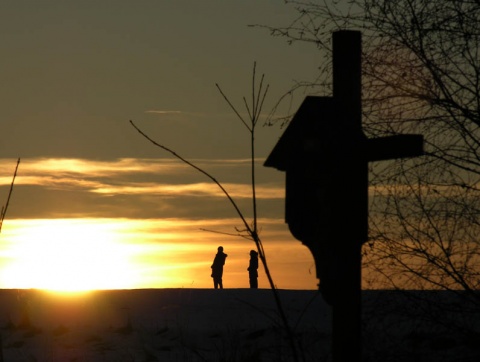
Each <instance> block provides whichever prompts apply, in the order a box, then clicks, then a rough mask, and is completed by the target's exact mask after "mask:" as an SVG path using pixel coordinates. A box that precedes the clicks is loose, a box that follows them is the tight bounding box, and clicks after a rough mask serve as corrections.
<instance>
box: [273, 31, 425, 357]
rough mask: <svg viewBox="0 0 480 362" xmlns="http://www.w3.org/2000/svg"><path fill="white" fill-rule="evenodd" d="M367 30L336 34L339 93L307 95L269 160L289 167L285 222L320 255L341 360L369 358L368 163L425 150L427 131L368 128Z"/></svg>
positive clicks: (317, 261) (335, 81)
mask: <svg viewBox="0 0 480 362" xmlns="http://www.w3.org/2000/svg"><path fill="white" fill-rule="evenodd" d="M361 50H362V49H361V33H360V32H358V31H337V32H334V33H333V97H306V98H305V100H304V102H303V103H302V105H301V106H300V108H299V109H298V111H297V113H296V114H295V116H294V118H293V119H292V121H291V122H290V124H289V126H288V127H287V129H286V130H285V132H284V134H283V135H282V137H281V138H280V140H279V141H278V143H277V144H276V146H275V147H274V149H273V150H272V152H271V154H270V155H269V157H268V158H267V160H266V161H265V164H264V165H265V166H266V167H274V168H277V169H278V170H281V171H286V198H285V199H286V200H285V221H286V222H287V223H288V226H289V229H290V231H291V233H292V234H293V236H294V237H295V238H297V239H298V240H300V241H302V243H303V244H305V245H306V246H307V247H308V248H309V249H310V251H311V252H312V254H313V257H314V259H315V265H316V269H317V277H318V278H319V279H320V285H319V287H320V291H321V292H322V294H323V296H324V298H325V300H326V301H327V302H328V303H329V304H330V305H331V306H332V316H333V318H332V352H333V361H334V362H346V361H349V362H350V361H360V360H361V248H362V244H363V243H365V242H366V241H367V238H368V162H370V161H380V160H387V159H394V158H402V157H415V156H419V155H422V154H423V137H422V136H421V135H397V136H389V137H381V138H374V139H368V138H367V137H366V136H365V134H364V133H363V130H362V101H361Z"/></svg>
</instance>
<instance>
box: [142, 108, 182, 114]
mask: <svg viewBox="0 0 480 362" xmlns="http://www.w3.org/2000/svg"><path fill="white" fill-rule="evenodd" d="M145 113H155V114H182V113H184V112H182V111H162V110H155V109H150V110H148V111H145Z"/></svg>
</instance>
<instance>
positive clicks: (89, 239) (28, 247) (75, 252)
mask: <svg viewBox="0 0 480 362" xmlns="http://www.w3.org/2000/svg"><path fill="white" fill-rule="evenodd" d="M7 255H8V258H9V259H10V260H11V262H10V263H8V264H7V265H6V266H5V269H4V271H3V282H4V284H5V285H7V286H9V285H10V286H12V287H16V288H38V289H49V290H59V291H82V290H91V289H105V288H128V287H131V286H132V285H133V283H134V275H135V270H134V268H132V267H131V265H130V261H129V255H128V252H127V250H126V248H125V246H122V244H120V243H118V242H117V241H116V240H115V231H114V230H112V229H111V227H109V225H108V224H102V223H91V222H90V223H85V222H82V221H79V220H76V219H71V220H69V219H58V220H38V221H36V222H35V223H34V224H31V225H29V226H28V227H24V228H22V229H21V231H19V232H18V233H17V234H16V235H15V236H12V246H11V248H10V250H9V252H8V254H7Z"/></svg>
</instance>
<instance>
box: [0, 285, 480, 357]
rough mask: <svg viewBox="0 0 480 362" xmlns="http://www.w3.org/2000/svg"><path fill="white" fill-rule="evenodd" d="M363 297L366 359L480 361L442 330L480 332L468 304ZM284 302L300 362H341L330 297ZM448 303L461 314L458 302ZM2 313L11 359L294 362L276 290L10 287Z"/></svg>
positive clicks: (294, 296)
mask: <svg viewBox="0 0 480 362" xmlns="http://www.w3.org/2000/svg"><path fill="white" fill-rule="evenodd" d="M363 293H364V294H363V295H364V301H363V310H364V314H363V325H364V326H363V338H364V360H365V361H367V360H368V361H382V362H384V361H409V362H411V361H436V362H438V361H463V362H464V361H472V362H473V361H480V338H479V337H478V336H479V335H480V333H477V335H476V339H475V335H472V336H471V338H472V339H469V338H468V337H466V335H465V334H464V333H460V331H459V332H458V333H453V332H452V330H451V329H449V328H446V329H442V328H441V327H439V325H440V324H441V323H440V324H438V325H437V324H436V323H435V321H440V322H450V320H451V319H452V320H457V321H458V322H459V325H464V326H465V325H466V324H465V323H467V325H469V326H470V327H471V328H472V330H476V331H477V332H480V321H479V316H480V312H479V311H478V310H477V312H476V313H475V309H474V308H473V309H472V310H470V307H469V306H467V305H460V307H459V310H460V311H463V312H462V313H461V314H458V312H457V311H454V310H453V309H449V310H450V311H451V313H445V312H444V311H445V309H443V312H442V311H441V308H440V307H441V306H442V303H441V300H445V298H444V297H445V294H441V293H439V292H432V293H428V292H422V293H423V294H421V295H422V298H423V299H422V298H420V299H418V298H417V297H418V296H419V295H420V294H419V293H418V292H416V293H414V292H411V293H401V292H386V291H366V292H363ZM279 295H280V298H281V301H282V305H283V306H284V309H285V311H286V315H287V317H288V319H289V324H290V326H291V328H292V330H293V332H294V336H295V345H296V348H297V350H298V356H299V361H302V362H307V361H331V353H330V345H331V333H330V329H331V309H330V307H329V306H328V305H327V304H326V303H325V302H324V301H323V299H322V297H321V295H320V294H319V293H318V292H316V291H312V290H279ZM424 297H426V299H428V302H425V300H426V299H425V298H424ZM439 298H440V299H439ZM447 299H448V300H449V301H448V303H449V305H453V306H457V307H458V303H457V301H456V299H455V298H454V297H452V296H449V297H448V298H447ZM420 301H421V302H420ZM455 303H456V304H455ZM462 303H463V301H462ZM432 305H433V306H437V307H439V308H438V310H436V308H435V307H432ZM477 305H478V304H477ZM420 306H424V307H425V310H422V307H420ZM0 308H1V312H2V313H1V315H0V328H1V336H2V341H1V342H2V357H3V361H7V362H17V361H48V362H53V361H58V362H64V361H65V362H66V361H94V362H96V361H112V362H113V361H115V362H121V361H162V362H163V361H166V362H169V361H175V362H185V361H212V362H214V361H225V362H227V361H248V362H257V361H293V360H294V359H293V356H292V348H291V344H290V340H289V339H288V338H287V334H286V329H285V328H284V326H283V325H282V322H281V318H280V317H279V314H278V311H277V308H276V304H275V299H274V297H273V293H272V291H271V290H269V289H258V290H251V289H224V290H213V289H138V290H105V291H95V292H90V293H88V294H84V295H76V296H59V295H55V294H51V293H47V292H44V291H38V290H0ZM472 311H473V312H472ZM464 312H465V313H464ZM439 318H441V319H439ZM461 318H465V320H460V319H461ZM346 348H348V346H346ZM0 361H2V359H0Z"/></svg>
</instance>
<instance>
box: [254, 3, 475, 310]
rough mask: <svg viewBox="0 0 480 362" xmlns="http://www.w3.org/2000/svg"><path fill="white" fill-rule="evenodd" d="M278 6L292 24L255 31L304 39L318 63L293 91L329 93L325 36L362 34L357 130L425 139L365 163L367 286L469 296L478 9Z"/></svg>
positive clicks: (431, 5) (382, 5)
mask: <svg viewBox="0 0 480 362" xmlns="http://www.w3.org/2000/svg"><path fill="white" fill-rule="evenodd" d="M287 3H289V4H290V5H293V6H294V7H295V9H296V11H297V17H296V18H295V19H294V20H293V21H292V22H291V23H290V24H288V25H287V26H285V27H269V26H263V25H262V26H261V27H263V28H267V29H269V30H270V31H271V33H272V35H274V36H281V37H285V38H286V39H287V40H288V42H290V43H295V42H298V41H301V42H310V43H312V45H314V46H315V47H317V48H318V50H319V51H322V52H323V54H325V60H326V61H325V62H324V63H323V64H319V67H320V68H319V70H320V71H319V74H318V77H317V78H316V79H315V80H314V81H311V82H308V81H306V82H304V83H299V84H297V85H295V89H296V90H298V89H299V85H303V86H308V87H310V89H312V87H313V89H316V90H317V92H318V93H321V94H329V93H330V91H331V84H330V79H331V71H332V69H331V62H330V55H331V44H330V39H331V32H332V31H334V30H339V29H355V30H360V31H362V39H363V45H362V48H363V54H362V58H363V61H362V73H363V78H362V83H363V120H364V130H365V132H366V133H367V135H368V136H371V137H376V136H385V135H392V134H396V133H406V132H411V133H421V134H423V135H424V137H425V140H426V147H425V148H426V156H424V157H421V158H415V159H409V160H396V161H391V162H388V163H386V164H385V163H381V164H375V163H373V164H371V165H370V171H371V172H370V178H371V180H370V185H371V188H370V195H371V205H370V234H369V238H370V242H369V245H368V246H366V247H365V248H364V254H365V256H364V268H365V273H364V275H365V277H364V283H365V285H367V286H372V285H374V286H376V287H387V288H392V287H394V288H407V289H408V288H415V289H419V288H420V289H447V290H463V291H467V292H469V291H472V292H473V291H474V290H475V289H478V288H479V286H480V278H479V274H480V242H479V240H478V235H479V234H480V205H479V196H480V195H479V192H480V188H479V186H478V182H479V176H480V129H479V126H480V2H479V1H478V0H463V1H428V0H400V1H389V0H352V1H348V2H346V1H333V2H332V1H316V2H313V1H308V2H307V1H287ZM300 88H301V87H300ZM471 296H472V297H474V298H477V297H478V295H477V294H475V293H471ZM479 302H480V301H479Z"/></svg>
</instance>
